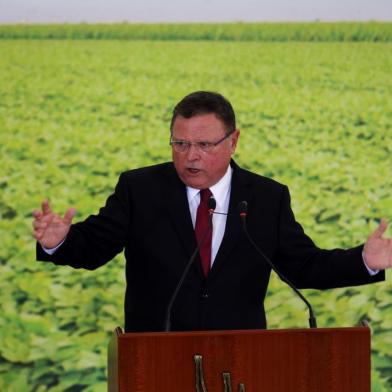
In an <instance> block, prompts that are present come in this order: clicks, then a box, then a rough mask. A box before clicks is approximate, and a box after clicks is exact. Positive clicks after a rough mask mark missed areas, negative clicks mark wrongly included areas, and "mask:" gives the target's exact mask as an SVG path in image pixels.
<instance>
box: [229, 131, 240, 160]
mask: <svg viewBox="0 0 392 392" xmlns="http://www.w3.org/2000/svg"><path fill="white" fill-rule="evenodd" d="M239 137H240V130H239V129H236V130H235V131H234V132H233V133H232V135H231V140H230V142H231V154H234V152H235V149H236V148H237V142H238V138H239Z"/></svg>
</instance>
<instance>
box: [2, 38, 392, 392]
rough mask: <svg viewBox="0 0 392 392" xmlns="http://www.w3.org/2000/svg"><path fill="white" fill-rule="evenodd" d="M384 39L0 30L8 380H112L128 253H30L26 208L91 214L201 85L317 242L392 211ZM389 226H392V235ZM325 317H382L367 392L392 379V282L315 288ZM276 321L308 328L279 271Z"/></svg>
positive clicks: (271, 305) (44, 386)
mask: <svg viewBox="0 0 392 392" xmlns="http://www.w3.org/2000/svg"><path fill="white" fill-rule="evenodd" d="M391 49H392V46H391V44H389V43H293V42H292V43H262V42H247V43H245V42H152V41H131V42H127V41H89V42H83V41H23V40H20V41H0V75H1V84H0V136H1V143H0V167H1V175H0V190H1V191H0V238H1V247H0V276H1V280H0V299H1V300H0V390H1V391H18V392H19V391H47V390H50V391H64V390H65V391H81V390H83V391H101V390H102V391H104V390H106V351H107V350H106V345H107V342H108V339H109V335H110V333H111V331H112V330H113V329H114V327H115V326H117V325H122V324H123V309H122V307H123V297H124V286H125V284H124V264H123V257H122V256H118V257H117V258H116V259H115V260H114V261H112V262H110V263H108V264H107V265H106V266H104V267H102V268H100V269H99V270H96V271H94V272H90V271H83V270H73V269H71V268H69V267H55V266H53V265H51V264H50V263H47V264H42V263H37V262H36V261H35V249H34V248H35V244H34V241H33V239H32V237H31V234H30V232H31V220H32V219H31V211H32V210H33V209H34V208H38V207H39V206H40V203H41V201H42V199H43V198H44V197H49V198H50V200H51V201H52V204H53V207H54V209H55V210H56V211H59V212H61V211H64V210H65V209H66V208H67V207H68V206H75V207H76V208H77V209H78V216H77V219H83V218H85V217H86V216H88V215H89V214H90V213H95V212H96V211H97V209H98V208H99V207H100V206H101V205H102V204H103V203H104V201H105V199H106V197H107V196H108V195H109V194H110V192H111V191H112V190H113V187H114V185H115V183H116V181H117V176H118V174H119V173H120V172H121V171H123V170H126V169H129V168H136V167H140V166H144V165H150V164H154V163H157V162H161V161H166V160H169V159H170V149H169V146H168V126H169V120H170V112H171V109H172V108H173V106H174V104H175V103H176V102H177V101H178V100H179V99H181V98H182V97H183V96H184V95H185V94H187V93H189V92H191V91H194V90H199V89H206V90H213V91H219V92H221V93H223V94H224V95H225V96H227V97H228V98H229V99H230V100H231V102H232V103H233V106H234V107H235V109H236V112H237V116H238V126H239V128H240V129H241V131H242V133H241V140H240V144H239V148H238V152H237V153H236V160H237V162H238V163H239V164H240V165H242V166H243V167H245V168H248V169H250V170H253V171H255V172H257V173H260V174H263V175H267V176H270V177H273V178H275V179H277V180H278V181H281V182H284V183H286V184H287V185H288V186H289V187H290V189H291V193H292V204H293V208H294V211H295V213H296V216H297V219H298V220H299V221H300V222H301V223H302V224H303V226H304V228H305V230H306V231H307V233H308V234H309V235H310V236H311V237H312V238H313V239H314V240H315V241H316V243H317V244H318V245H320V246H322V247H327V248H330V247H349V246H354V245H357V244H359V243H361V242H363V241H364V240H365V239H366V236H367V235H368V234H369V232H370V231H371V230H373V229H374V228H375V227H376V224H377V223H376V222H377V219H378V218H380V217H381V216H385V217H386V218H388V219H389V220H391V219H392V215H391V204H392V203H391V189H392V179H391V175H390V172H391V167H392V165H391V152H392V137H391V136H392V132H391V127H392V109H391V108H392V79H391V69H392V50H391ZM390 234H391V231H389V235H390ZM306 295H307V296H308V297H309V300H310V301H311V302H312V303H313V304H314V306H315V311H316V314H317V316H318V322H319V325H320V326H322V327H330V326H352V325H354V324H356V323H357V321H358V320H359V319H361V318H363V317H367V318H368V319H369V320H370V321H371V325H372V328H373V339H372V343H373V356H372V360H373V372H374V374H373V390H374V391H380V392H385V391H387V390H391V388H392V334H391V329H392V304H391V303H392V288H391V283H390V279H389V281H387V282H385V283H379V284H376V285H372V286H367V287H356V288H346V289H338V290H331V291H324V292H316V291H313V290H308V291H306ZM266 308H267V314H268V321H269V327H270V328H280V327H306V325H307V314H306V311H305V309H304V307H303V305H302V303H301V302H300V301H299V300H297V298H296V297H295V296H294V295H293V293H292V292H291V291H290V290H289V289H288V288H287V287H285V285H283V284H282V283H281V282H279V281H278V280H277V279H276V278H273V279H272V282H271V285H270V290H269V294H268V298H267V303H266Z"/></svg>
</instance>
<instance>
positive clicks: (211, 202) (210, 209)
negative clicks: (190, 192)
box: [207, 196, 216, 214]
mask: <svg viewBox="0 0 392 392" xmlns="http://www.w3.org/2000/svg"><path fill="white" fill-rule="evenodd" d="M207 208H208V212H209V213H210V214H212V213H213V212H214V210H215V208H216V200H215V198H214V196H210V198H209V199H208V201H207Z"/></svg>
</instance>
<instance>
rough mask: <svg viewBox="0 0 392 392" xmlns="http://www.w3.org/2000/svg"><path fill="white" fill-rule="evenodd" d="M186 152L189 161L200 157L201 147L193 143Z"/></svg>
mask: <svg viewBox="0 0 392 392" xmlns="http://www.w3.org/2000/svg"><path fill="white" fill-rule="evenodd" d="M186 154H187V159H188V161H195V160H197V159H199V158H200V151H199V148H198V147H197V146H196V145H194V144H191V145H190V146H189V149H188V151H187V152H186Z"/></svg>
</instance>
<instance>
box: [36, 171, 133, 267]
mask: <svg viewBox="0 0 392 392" xmlns="http://www.w3.org/2000/svg"><path fill="white" fill-rule="evenodd" d="M130 216H131V202H130V192H129V187H128V184H127V183H126V178H125V175H124V174H122V175H121V176H120V179H119V181H118V183H117V185H116V188H115V191H114V193H113V194H112V195H110V196H109V198H108V199H107V201H106V204H105V206H104V207H102V208H101V209H100V211H99V213H98V215H90V216H89V217H88V218H87V219H86V220H85V221H84V222H79V223H76V224H73V225H72V226H71V229H70V231H69V233H68V235H67V238H66V240H65V242H64V243H63V244H62V245H61V246H60V248H59V249H58V250H57V251H56V252H55V253H54V254H53V255H49V254H47V253H46V252H45V251H44V250H43V249H42V248H41V246H40V245H39V244H38V243H37V260H39V261H52V262H53V263H55V264H59V265H70V266H72V267H74V268H86V269H96V268H98V267H100V266H101V265H103V264H105V263H107V262H108V261H110V260H111V259H112V258H113V257H114V256H115V255H116V254H118V253H120V252H121V251H122V250H123V248H124V246H125V242H126V239H127V236H128V232H129V225H130Z"/></svg>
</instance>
